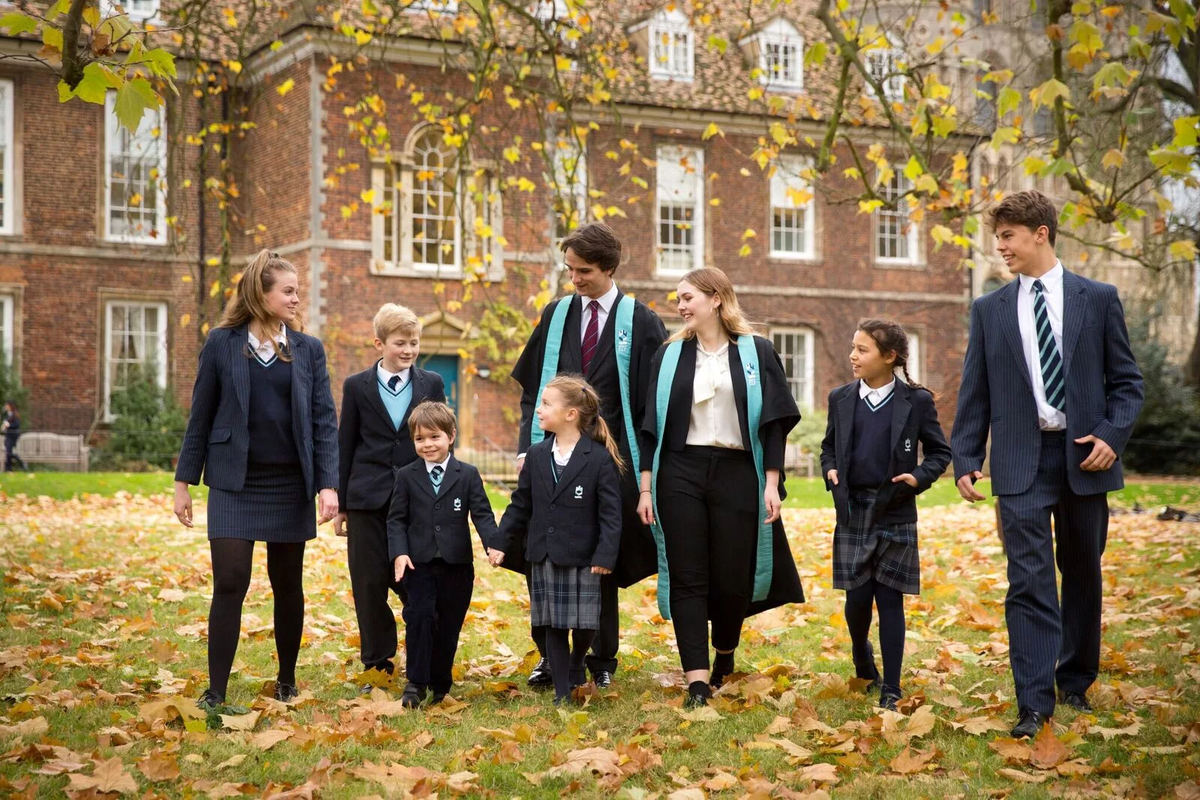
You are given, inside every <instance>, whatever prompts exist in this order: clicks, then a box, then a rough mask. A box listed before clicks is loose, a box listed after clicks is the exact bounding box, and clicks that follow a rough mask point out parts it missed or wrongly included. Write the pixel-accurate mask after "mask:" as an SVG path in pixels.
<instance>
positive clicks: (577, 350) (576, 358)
mask: <svg viewBox="0 0 1200 800" xmlns="http://www.w3.org/2000/svg"><path fill="white" fill-rule="evenodd" d="M562 302H564V303H570V304H571V308H570V309H568V310H567V321H566V322H564V323H563V340H562V347H560V348H559V351H558V372H559V373H562V372H575V373H581V372H583V342H582V340H581V339H580V336H579V320H580V319H581V317H580V314H581V313H582V312H581V311H580V309H581V308H582V304H581V299H580V297H579V295H577V294H573V295H571V296H570V297H569V298H564V299H563V301H562Z"/></svg>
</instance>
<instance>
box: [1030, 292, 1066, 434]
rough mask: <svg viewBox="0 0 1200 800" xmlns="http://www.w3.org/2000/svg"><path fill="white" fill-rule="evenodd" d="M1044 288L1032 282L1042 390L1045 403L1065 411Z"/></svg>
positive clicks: (1062, 382) (1058, 357)
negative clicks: (1044, 394) (1044, 395)
mask: <svg viewBox="0 0 1200 800" xmlns="http://www.w3.org/2000/svg"><path fill="white" fill-rule="evenodd" d="M1045 291H1046V287H1045V286H1043V285H1042V282H1041V281H1040V280H1038V281H1034V282H1033V324H1034V327H1035V328H1036V329H1037V344H1038V358H1039V360H1040V361H1041V363H1042V388H1043V390H1044V391H1045V393H1046V402H1047V403H1049V404H1050V405H1052V406H1054V407H1055V408H1057V409H1058V410H1059V411H1065V410H1066V408H1067V386H1066V381H1065V380H1064V376H1063V370H1062V356H1061V355H1060V354H1059V352H1058V343H1057V342H1055V341H1054V330H1053V329H1052V328H1051V327H1050V314H1049V312H1048V310H1047V309H1046V296H1045Z"/></svg>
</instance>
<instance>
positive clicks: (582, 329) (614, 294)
mask: <svg viewBox="0 0 1200 800" xmlns="http://www.w3.org/2000/svg"><path fill="white" fill-rule="evenodd" d="M620 295H621V293H620V292H619V291H618V290H617V285H616V284H615V283H614V284H613V285H612V286H611V287H609V290H608V291H607V292H605V293H604V294H603V295H602V296H600V297H597V298H594V299H595V300H596V302H598V303H599V304H600V308H599V309H598V311H599V315H600V316H599V318H598V319H597V320H596V329H597V333H602V332H603V331H604V325H605V323H607V322H608V315H609V312H611V311H612V308H613V306H614V305H616V303H617V298H618V297H620ZM579 299H580V300H581V301H583V313H582V314H580V317H581V318H580V320H579V341H580V342H581V343H582V342H583V337H584V336H586V335H587V326H588V320H590V319H591V317H592V312H590V311H588V306H590V305H591V304H592V300H593V298H591V297H585V296H583V295H580V296H579Z"/></svg>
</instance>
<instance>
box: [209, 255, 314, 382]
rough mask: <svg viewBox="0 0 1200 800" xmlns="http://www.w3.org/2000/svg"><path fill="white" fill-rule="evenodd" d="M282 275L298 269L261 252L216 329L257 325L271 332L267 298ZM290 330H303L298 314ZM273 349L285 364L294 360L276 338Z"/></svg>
mask: <svg viewBox="0 0 1200 800" xmlns="http://www.w3.org/2000/svg"><path fill="white" fill-rule="evenodd" d="M280 272H290V273H292V274H293V275H295V274H296V268H295V267H293V266H292V264H291V262H289V261H285V260H284V259H282V258H280V257H279V256H277V255H276V254H274V253H272V252H271V251H270V250H262V251H261V252H259V254H258V255H256V256H255V257H254V258H253V260H251V262H250V264H249V265H248V266H247V267H246V269H245V270H244V271H243V272H242V279H241V280H240V281H238V284H237V288H236V289H235V290H234V292H233V296H232V297H230V298H229V302H228V303H226V304H225V312H224V313H223V314H222V315H221V321H220V322H218V323H217V327H218V328H238V327H241V326H242V325H247V324H249V323H250V322H251V321H255V322H257V323H258V324H259V325H260V326H261V327H262V329H263V330H269V329H270V328H271V322H272V320H273V316H272V314H271V312H270V311H268V310H267V301H266V295H267V293H268V292H270V291H271V289H272V288H274V286H275V282H276V280H278V276H279V273H280ZM287 326H288V327H289V328H291V329H292V330H296V331H302V330H304V324H303V322H301V320H300V315H299V314H297V315H296V316H295V317H294V318H293V319H292V321H290V322H288V323H287ZM271 346H272V347H274V348H275V352H276V354H277V355H278V356H279V357H280V358H282V359H283V360H284V361H290V360H291V358H292V356H291V353H289V352H288V350H289V349H290V348H280V346H279V343H278V342H276V341H275V340H274V338H272V339H271Z"/></svg>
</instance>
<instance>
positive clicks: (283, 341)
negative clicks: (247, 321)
mask: <svg viewBox="0 0 1200 800" xmlns="http://www.w3.org/2000/svg"><path fill="white" fill-rule="evenodd" d="M274 338H275V341H276V342H278V343H279V346H280V347H287V326H286V325H280V326H279V332H278V333H276V334H275V337H274ZM246 341H248V342H249V343H250V349H252V350H257V349H259V348H260V347H262V346H263V344H265V342H260V341H259V340H258V337H257V336H255V335H254V332H253V331H251V330H250V326H249V325H247V326H246Z"/></svg>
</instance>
